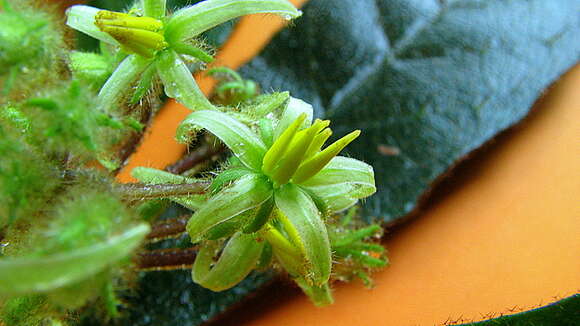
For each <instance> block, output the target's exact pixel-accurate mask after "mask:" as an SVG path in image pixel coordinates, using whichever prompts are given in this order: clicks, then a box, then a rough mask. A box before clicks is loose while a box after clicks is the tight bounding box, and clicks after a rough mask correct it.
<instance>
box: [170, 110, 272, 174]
mask: <svg viewBox="0 0 580 326" xmlns="http://www.w3.org/2000/svg"><path fill="white" fill-rule="evenodd" d="M199 129H206V130H207V131H209V132H211V133H212V134H214V135H215V136H216V137H218V138H219V139H220V140H221V141H222V142H224V143H225V144H226V145H227V146H228V147H229V148H230V150H231V151H232V152H233V153H234V154H235V155H236V157H237V158H239V159H240V161H242V163H243V164H244V165H246V166H247V167H248V168H250V169H254V170H257V171H259V170H260V168H261V166H262V158H263V157H264V154H265V153H266V145H264V143H263V142H262V140H261V139H260V137H258V135H256V134H255V133H254V132H252V131H251V130H250V128H248V127H246V125H244V124H243V123H241V122H239V121H238V120H236V119H234V118H232V117H230V116H228V115H227V114H225V113H222V112H217V111H197V112H193V113H191V114H190V115H188V116H187V118H185V120H183V122H181V124H180V125H179V128H177V133H176V138H177V140H178V141H181V142H187V141H188V138H189V136H190V135H191V134H192V133H195V132H196V131H197V130H199Z"/></svg>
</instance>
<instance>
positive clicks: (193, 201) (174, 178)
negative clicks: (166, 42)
mask: <svg viewBox="0 0 580 326" xmlns="http://www.w3.org/2000/svg"><path fill="white" fill-rule="evenodd" d="M131 175H132V176H133V178H135V179H137V180H139V181H141V182H143V183H146V184H164V183H169V184H181V183H196V182H200V181H202V180H199V179H194V178H187V177H184V176H181V175H177V174H173V173H169V172H166V171H162V170H157V169H153V168H146V167H136V168H134V169H133V170H132V171H131ZM170 199H171V200H172V201H174V202H176V203H178V204H180V205H181V206H183V207H186V208H189V209H191V210H197V209H199V208H200V207H201V206H202V205H203V204H204V203H205V202H206V201H207V197H206V195H189V196H180V197H170Z"/></svg>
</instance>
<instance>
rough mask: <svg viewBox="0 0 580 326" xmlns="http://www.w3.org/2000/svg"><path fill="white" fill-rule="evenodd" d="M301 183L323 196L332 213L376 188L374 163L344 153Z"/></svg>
mask: <svg viewBox="0 0 580 326" xmlns="http://www.w3.org/2000/svg"><path fill="white" fill-rule="evenodd" d="M301 186H303V187H304V188H305V189H307V190H308V191H309V192H313V193H314V194H315V195H316V196H317V197H318V198H321V199H322V200H324V202H325V204H326V206H327V207H328V208H329V211H330V213H332V212H338V211H342V210H344V209H346V208H349V207H350V206H352V205H354V204H355V203H356V202H357V201H358V199H361V198H365V197H368V196H370V195H372V194H374V193H375V192H376V191H377V188H376V187H375V177H374V171H373V167H372V166H370V165H368V164H366V163H364V162H361V161H359V160H355V159H352V158H348V157H344V156H337V157H335V158H333V159H332V160H331V161H330V162H329V163H328V165H327V166H326V167H325V168H324V169H322V170H321V171H320V172H319V173H318V174H317V175H315V176H314V177H312V178H310V179H308V180H307V181H306V182H304V183H302V184H301Z"/></svg>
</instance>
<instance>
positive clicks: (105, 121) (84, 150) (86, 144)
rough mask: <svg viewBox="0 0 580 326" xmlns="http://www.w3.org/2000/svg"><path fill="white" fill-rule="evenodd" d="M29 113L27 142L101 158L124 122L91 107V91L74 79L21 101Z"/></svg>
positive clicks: (118, 134)
mask: <svg viewBox="0 0 580 326" xmlns="http://www.w3.org/2000/svg"><path fill="white" fill-rule="evenodd" d="M22 106H23V109H22V110H23V111H24V112H25V114H26V115H28V116H29V117H30V124H31V128H30V131H29V134H30V136H29V139H30V142H31V143H32V144H33V145H35V146H38V147H41V148H43V150H45V151H47V152H52V153H56V154H62V153H66V152H70V153H72V154H73V155H74V156H76V158H77V159H78V158H80V159H85V160H86V159H91V158H95V157H99V158H101V157H102V155H103V154H104V153H106V151H107V150H108V149H110V148H111V146H112V145H113V144H116V143H118V142H119V141H120V140H121V139H122V135H123V129H124V128H125V125H124V124H123V122H121V121H120V120H119V119H117V118H114V117H112V116H110V115H108V114H106V113H105V112H102V111H99V110H98V109H97V108H96V107H95V97H94V95H93V94H92V92H91V91H90V90H88V89H86V88H84V87H82V86H81V84H80V83H79V82H78V81H72V82H65V83H64V84H62V85H60V87H59V88H57V89H55V90H51V91H49V92H46V94H43V96H41V97H37V98H31V99H29V100H27V101H26V102H25V103H24V104H23V105H22Z"/></svg>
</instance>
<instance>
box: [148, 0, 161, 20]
mask: <svg viewBox="0 0 580 326" xmlns="http://www.w3.org/2000/svg"><path fill="white" fill-rule="evenodd" d="M166 7H167V0H143V11H144V12H145V16H147V17H153V18H156V19H161V18H163V17H165V10H166V9H165V8H166Z"/></svg>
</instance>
